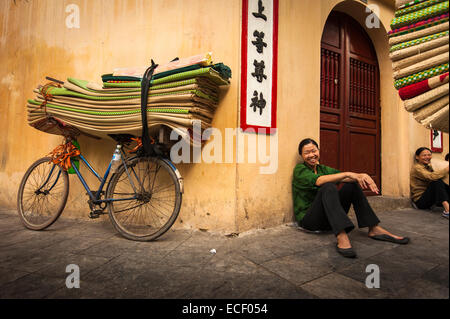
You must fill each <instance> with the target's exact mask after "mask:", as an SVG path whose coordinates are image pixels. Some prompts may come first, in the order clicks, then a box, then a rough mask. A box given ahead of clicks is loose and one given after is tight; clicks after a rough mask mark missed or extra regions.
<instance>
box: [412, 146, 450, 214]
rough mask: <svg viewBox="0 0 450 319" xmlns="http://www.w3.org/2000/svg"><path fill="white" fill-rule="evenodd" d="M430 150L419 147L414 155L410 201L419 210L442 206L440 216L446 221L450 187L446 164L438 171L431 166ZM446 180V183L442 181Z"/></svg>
mask: <svg viewBox="0 0 450 319" xmlns="http://www.w3.org/2000/svg"><path fill="white" fill-rule="evenodd" d="M431 157H432V155H431V150H430V149H429V148H427V147H420V148H418V149H417V150H416V153H415V163H414V165H413V167H412V168H411V174H410V190H411V200H412V202H413V204H414V205H415V206H416V207H417V208H419V209H429V208H431V206H433V205H436V206H442V207H443V208H444V212H443V213H442V216H443V217H445V218H447V219H448V210H449V199H450V186H449V185H448V164H447V165H446V166H445V167H444V168H443V169H440V170H434V169H433V167H432V166H431ZM444 178H446V180H447V183H445V182H444V181H443V179H444Z"/></svg>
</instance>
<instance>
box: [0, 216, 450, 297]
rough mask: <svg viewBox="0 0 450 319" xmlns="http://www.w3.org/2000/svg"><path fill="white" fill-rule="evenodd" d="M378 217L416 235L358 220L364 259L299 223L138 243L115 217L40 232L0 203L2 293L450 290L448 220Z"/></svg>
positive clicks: (182, 233) (436, 293) (426, 293)
mask: <svg viewBox="0 0 450 319" xmlns="http://www.w3.org/2000/svg"><path fill="white" fill-rule="evenodd" d="M63 215H64V214H63ZM378 216H379V218H380V219H381V221H382V223H381V225H382V226H384V227H385V228H387V229H389V230H390V231H392V232H393V233H397V234H400V235H405V236H409V237H410V238H411V243H410V244H408V245H396V244H392V243H386V242H379V241H375V240H371V239H369V238H367V233H366V230H359V229H355V230H354V231H353V232H352V233H351V234H350V239H351V241H352V244H353V246H354V248H355V250H356V252H357V253H358V258H356V259H346V258H343V257H341V256H340V255H338V254H337V252H336V251H335V239H334V236H333V235H332V234H320V235H315V234H306V233H304V232H302V231H299V230H298V229H297V228H296V227H294V226H292V225H283V226H279V227H275V228H272V229H265V230H258V231H252V232H248V233H244V234H240V235H239V236H237V237H231V238H230V237H227V236H223V235H218V234H211V233H208V232H202V231H186V230H175V231H174V230H169V231H168V232H167V233H166V234H165V235H163V236H162V237H160V239H158V240H157V241H155V242H133V241H130V240H127V239H124V238H122V237H121V236H120V235H119V234H118V233H116V231H115V230H114V228H113V226H112V225H111V224H110V222H109V219H108V216H102V218H101V219H99V220H82V221H80V220H74V219H68V218H64V216H62V217H61V218H60V219H59V220H58V221H57V222H56V223H55V224H54V225H52V226H51V227H50V228H49V229H48V230H45V231H39V232H36V231H30V230H27V229H25V228H24V227H23V226H22V224H21V223H20V221H19V218H18V217H17V215H16V212H15V211H12V210H7V209H1V208H0V298H21V299H22V298H160V299H165V298H181V299H183V298H209V299H215V298H227V299H228V298H232V299H233V298H263V299H266V298H276V299H279V298H283V299H307V298H346V299H347V298H358V299H361V298H363V299H366V298H425V299H428V298H439V299H441V298H449V228H448V227H449V226H448V220H446V219H444V218H442V217H441V216H440V214H439V213H438V212H437V211H433V212H430V211H419V210H409V209H402V210H396V211H388V212H383V213H378ZM352 219H354V218H353V217H352ZM213 248H214V249H216V251H217V252H216V254H212V253H211V252H210V250H211V249H213ZM69 264H76V265H78V266H79V268H80V279H81V280H80V288H78V289H77V288H73V289H68V288H67V287H66V283H65V282H66V277H67V276H68V275H69V274H68V273H66V266H67V265H69ZM369 264H375V265H378V266H379V270H380V288H372V289H369V288H367V287H366V285H365V282H366V277H367V276H368V275H369V273H366V267H367V265H369Z"/></svg>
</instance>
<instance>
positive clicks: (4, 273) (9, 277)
mask: <svg viewBox="0 0 450 319" xmlns="http://www.w3.org/2000/svg"><path fill="white" fill-rule="evenodd" d="M28 274H29V273H28V272H25V271H20V270H16V269H9V268H3V267H0V286H2V285H4V284H6V283H9V282H12V281H14V280H16V279H18V278H20V277H23V276H26V275H28Z"/></svg>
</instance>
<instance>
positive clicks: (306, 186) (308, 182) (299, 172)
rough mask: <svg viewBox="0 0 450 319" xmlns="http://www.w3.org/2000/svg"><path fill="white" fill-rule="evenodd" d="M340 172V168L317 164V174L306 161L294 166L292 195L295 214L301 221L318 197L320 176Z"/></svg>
mask: <svg viewBox="0 0 450 319" xmlns="http://www.w3.org/2000/svg"><path fill="white" fill-rule="evenodd" d="M337 173H340V171H339V170H337V169H335V168H331V167H328V166H325V165H321V164H318V165H317V174H316V173H314V170H313V169H312V168H310V167H309V166H307V165H306V164H304V163H301V164H297V165H296V166H295V168H294V177H293V179H292V197H293V199H294V214H295V218H296V219H297V221H298V222H300V221H301V220H302V219H303V217H304V216H305V214H306V211H307V210H308V208H309V207H310V206H311V204H312V202H313V200H314V198H315V197H316V194H317V191H318V190H319V187H318V186H316V181H317V179H318V178H319V176H322V175H330V174H337Z"/></svg>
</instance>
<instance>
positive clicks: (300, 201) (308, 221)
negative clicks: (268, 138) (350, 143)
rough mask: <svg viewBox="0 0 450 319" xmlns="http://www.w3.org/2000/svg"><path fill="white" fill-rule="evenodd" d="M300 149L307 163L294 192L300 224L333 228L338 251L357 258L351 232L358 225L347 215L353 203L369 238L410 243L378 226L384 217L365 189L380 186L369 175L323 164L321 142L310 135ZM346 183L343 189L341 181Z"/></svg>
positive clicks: (297, 175) (298, 171) (317, 229)
mask: <svg viewBox="0 0 450 319" xmlns="http://www.w3.org/2000/svg"><path fill="white" fill-rule="evenodd" d="M298 152H299V154H300V156H301V157H302V158H303V161H304V162H303V163H301V164H298V165H297V166H296V167H295V169H294V178H293V180H292V193H293V200H294V212H295V217H296V219H297V222H298V224H299V226H300V227H301V228H302V229H305V230H307V231H312V232H321V231H330V230H331V231H332V232H333V233H334V234H335V236H336V238H337V244H336V249H337V251H338V252H339V253H340V254H341V255H343V256H344V257H350V258H354V257H356V253H355V252H354V251H353V249H352V246H351V244H350V240H349V238H348V236H347V233H349V232H350V231H352V230H353V229H354V228H355V226H354V225H353V223H352V221H351V220H350V219H349V218H348V216H347V214H348V211H349V209H350V205H352V204H353V207H354V210H355V213H356V218H357V220H358V226H359V228H364V227H368V228H369V233H368V235H369V237H370V238H372V239H376V240H383V241H390V242H394V243H398V244H407V243H408V242H409V239H408V238H407V237H398V236H395V235H392V234H391V233H389V232H388V231H387V230H385V229H383V228H381V227H380V226H378V224H379V223H380V220H379V219H378V217H377V216H376V215H375V212H374V211H373V209H372V208H371V207H370V205H369V202H368V201H367V198H366V196H365V195H364V193H363V189H370V190H371V191H373V192H375V193H378V188H377V185H376V184H375V182H374V181H373V180H372V178H371V177H370V176H369V175H367V174H364V173H363V174H357V173H353V172H340V171H339V170H337V169H335V168H331V167H328V166H325V165H322V164H320V152H319V145H318V144H317V142H315V141H314V140H313V139H310V138H307V139H304V140H302V141H301V142H300V144H299V147H298ZM341 182H343V183H345V184H344V185H343V187H341V188H340V189H339V190H338V189H337V187H336V184H337V183H341Z"/></svg>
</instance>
